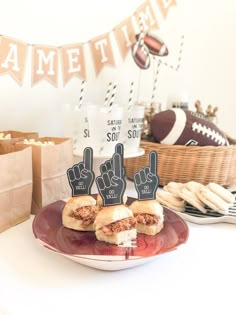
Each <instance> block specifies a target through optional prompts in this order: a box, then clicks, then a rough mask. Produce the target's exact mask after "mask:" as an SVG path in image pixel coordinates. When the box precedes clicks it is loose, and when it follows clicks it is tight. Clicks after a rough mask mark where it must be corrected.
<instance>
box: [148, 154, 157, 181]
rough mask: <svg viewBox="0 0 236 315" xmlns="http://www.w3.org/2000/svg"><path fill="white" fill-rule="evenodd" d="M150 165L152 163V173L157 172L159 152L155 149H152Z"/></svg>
mask: <svg viewBox="0 0 236 315" xmlns="http://www.w3.org/2000/svg"><path fill="white" fill-rule="evenodd" d="M149 165H150V171H151V173H152V174H155V175H156V173H157V153H156V152H155V151H152V152H151V153H150V155H149Z"/></svg>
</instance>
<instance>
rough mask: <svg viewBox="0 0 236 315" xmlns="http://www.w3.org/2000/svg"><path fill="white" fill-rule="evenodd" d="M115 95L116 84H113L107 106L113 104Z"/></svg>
mask: <svg viewBox="0 0 236 315" xmlns="http://www.w3.org/2000/svg"><path fill="white" fill-rule="evenodd" d="M115 96H116V84H114V85H113V89H112V95H111V99H110V104H109V107H111V106H112V105H113V103H114V99H115Z"/></svg>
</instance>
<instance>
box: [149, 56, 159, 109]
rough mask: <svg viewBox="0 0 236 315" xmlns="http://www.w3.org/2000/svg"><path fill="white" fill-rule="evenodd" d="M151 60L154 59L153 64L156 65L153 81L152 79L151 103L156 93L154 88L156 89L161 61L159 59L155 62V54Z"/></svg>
mask: <svg viewBox="0 0 236 315" xmlns="http://www.w3.org/2000/svg"><path fill="white" fill-rule="evenodd" d="M153 60H154V62H155V65H156V72H155V77H154V81H153V88H152V100H151V102H152V103H154V99H155V94H156V90H157V79H158V75H159V71H160V65H161V61H160V60H159V61H158V63H157V59H156V57H155V56H153Z"/></svg>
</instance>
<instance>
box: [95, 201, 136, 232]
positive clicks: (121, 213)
mask: <svg viewBox="0 0 236 315" xmlns="http://www.w3.org/2000/svg"><path fill="white" fill-rule="evenodd" d="M129 217H133V213H132V211H131V210H130V209H129V208H128V207H126V206H124V205H114V206H108V207H104V208H102V210H100V211H99V212H98V214H97V216H96V219H95V222H94V225H95V228H96V230H98V229H100V228H101V227H103V226H105V225H108V224H110V223H113V222H116V221H118V220H122V219H125V218H129Z"/></svg>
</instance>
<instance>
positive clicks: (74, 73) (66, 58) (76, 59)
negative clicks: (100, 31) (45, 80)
mask: <svg viewBox="0 0 236 315" xmlns="http://www.w3.org/2000/svg"><path fill="white" fill-rule="evenodd" d="M61 56H62V71H63V81H64V85H66V84H67V83H68V82H69V81H70V80H71V79H72V78H73V77H78V78H79V79H82V80H86V71H85V61H84V49H83V45H82V44H74V45H65V46H62V48H61Z"/></svg>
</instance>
